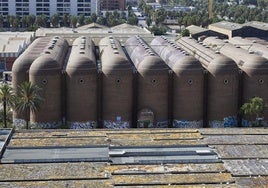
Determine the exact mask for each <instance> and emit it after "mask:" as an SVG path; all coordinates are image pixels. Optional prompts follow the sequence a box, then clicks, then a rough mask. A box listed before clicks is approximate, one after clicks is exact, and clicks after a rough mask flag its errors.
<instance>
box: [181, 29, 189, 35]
mask: <svg viewBox="0 0 268 188" xmlns="http://www.w3.org/2000/svg"><path fill="white" fill-rule="evenodd" d="M181 36H182V37H188V36H190V31H189V30H188V29H183V30H182V31H181Z"/></svg>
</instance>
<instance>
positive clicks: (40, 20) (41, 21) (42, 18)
mask: <svg viewBox="0 0 268 188" xmlns="http://www.w3.org/2000/svg"><path fill="white" fill-rule="evenodd" d="M35 23H36V25H37V26H38V27H40V26H41V27H46V25H47V17H46V15H44V14H42V15H39V16H37V17H36V20H35Z"/></svg>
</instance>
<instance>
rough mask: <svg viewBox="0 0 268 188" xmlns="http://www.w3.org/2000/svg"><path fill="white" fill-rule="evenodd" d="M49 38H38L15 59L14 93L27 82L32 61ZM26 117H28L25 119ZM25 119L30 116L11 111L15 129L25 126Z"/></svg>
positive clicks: (13, 68) (13, 72) (13, 69)
mask: <svg viewBox="0 0 268 188" xmlns="http://www.w3.org/2000/svg"><path fill="white" fill-rule="evenodd" d="M50 41H51V37H42V38H38V39H36V40H35V41H33V43H32V44H31V45H30V46H29V47H28V48H27V49H26V50H25V51H24V52H23V53H22V54H21V55H20V56H19V57H18V59H16V61H15V62H14V64H13V67H12V86H13V89H14V90H15V93H17V92H18V88H19V86H20V85H21V84H22V83H23V82H27V81H29V69H30V66H31V64H32V63H33V61H34V60H35V59H36V58H38V57H39V56H40V55H41V54H42V53H43V51H44V49H45V48H46V47H47V45H48V44H49V42H50ZM27 116H28V117H27ZM25 119H30V114H26V113H25V112H19V111H16V110H14V111H13V124H14V126H16V127H21V126H24V125H25Z"/></svg>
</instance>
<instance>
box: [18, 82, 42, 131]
mask: <svg viewBox="0 0 268 188" xmlns="http://www.w3.org/2000/svg"><path fill="white" fill-rule="evenodd" d="M40 90H41V89H40V88H39V87H38V86H37V85H33V84H32V83H31V82H23V83H22V84H21V85H20V86H19V88H18V93H17V101H16V110H18V111H20V112H25V113H26V119H25V121H26V129H28V128H29V121H30V118H29V117H30V112H36V111H37V110H38V109H39V108H40V105H41V102H42V101H43V99H42V98H41V97H40V95H39V91H40Z"/></svg>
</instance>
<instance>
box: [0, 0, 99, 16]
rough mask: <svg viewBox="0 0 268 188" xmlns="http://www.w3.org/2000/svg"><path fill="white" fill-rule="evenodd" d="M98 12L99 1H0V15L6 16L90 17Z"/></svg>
mask: <svg viewBox="0 0 268 188" xmlns="http://www.w3.org/2000/svg"><path fill="white" fill-rule="evenodd" d="M99 11H100V1H99V0H77V1H72V0H0V14H2V15H3V16H4V17H6V16H7V15H19V16H26V15H35V16H38V15H42V14H44V15H46V16H48V17H49V16H52V15H54V14H56V13H58V14H60V15H63V14H70V15H75V16H77V15H80V14H84V15H85V16H90V15H91V14H92V13H96V14H98V13H99Z"/></svg>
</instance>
